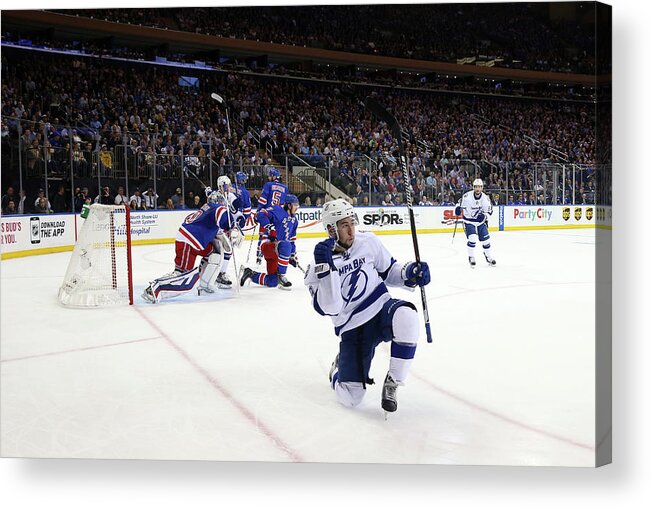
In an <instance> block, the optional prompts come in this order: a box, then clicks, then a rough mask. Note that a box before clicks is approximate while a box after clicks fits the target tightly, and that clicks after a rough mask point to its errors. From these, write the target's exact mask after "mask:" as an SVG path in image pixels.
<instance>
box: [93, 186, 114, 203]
mask: <svg viewBox="0 0 651 507" xmlns="http://www.w3.org/2000/svg"><path fill="white" fill-rule="evenodd" d="M114 201H115V200H114V198H113V196H112V195H111V188H110V187H109V186H108V185H105V186H104V187H102V191H101V192H100V194H99V195H98V196H97V197H95V202H96V203H99V204H107V205H110V204H115V202H114Z"/></svg>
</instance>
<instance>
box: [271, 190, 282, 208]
mask: <svg viewBox="0 0 651 507" xmlns="http://www.w3.org/2000/svg"><path fill="white" fill-rule="evenodd" d="M281 195H283V194H282V192H278V190H276V191H275V192H274V193H273V194H271V204H276V205H277V204H280V196H281Z"/></svg>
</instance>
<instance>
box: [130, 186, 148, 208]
mask: <svg viewBox="0 0 651 507" xmlns="http://www.w3.org/2000/svg"><path fill="white" fill-rule="evenodd" d="M129 206H130V207H131V209H145V203H144V201H143V199H142V196H141V195H140V189H139V188H137V187H136V188H135V189H134V191H133V195H132V196H131V197H130V198H129Z"/></svg>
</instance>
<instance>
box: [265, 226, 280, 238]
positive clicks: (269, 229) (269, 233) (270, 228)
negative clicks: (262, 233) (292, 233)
mask: <svg viewBox="0 0 651 507" xmlns="http://www.w3.org/2000/svg"><path fill="white" fill-rule="evenodd" d="M267 237H268V238H269V241H276V240H277V239H278V238H277V236H276V228H275V227H274V226H273V225H268V226H267Z"/></svg>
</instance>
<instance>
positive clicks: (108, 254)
mask: <svg viewBox="0 0 651 507" xmlns="http://www.w3.org/2000/svg"><path fill="white" fill-rule="evenodd" d="M59 303H61V304H62V305H63V306H67V307H75V308H101V307H106V306H114V305H121V304H130V305H132V304H133V279H132V263H131V215H130V210H129V208H128V207H126V206H111V205H103V204H93V205H92V206H91V207H90V211H89V213H88V217H87V218H86V220H85V221H84V224H83V225H82V227H81V229H80V231H79V235H78V237H77V242H76V243H75V248H74V250H73V252H72V256H71V257H70V262H69V263H68V269H67V270H66V274H65V277H64V280H63V283H62V284H61V287H60V288H59Z"/></svg>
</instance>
